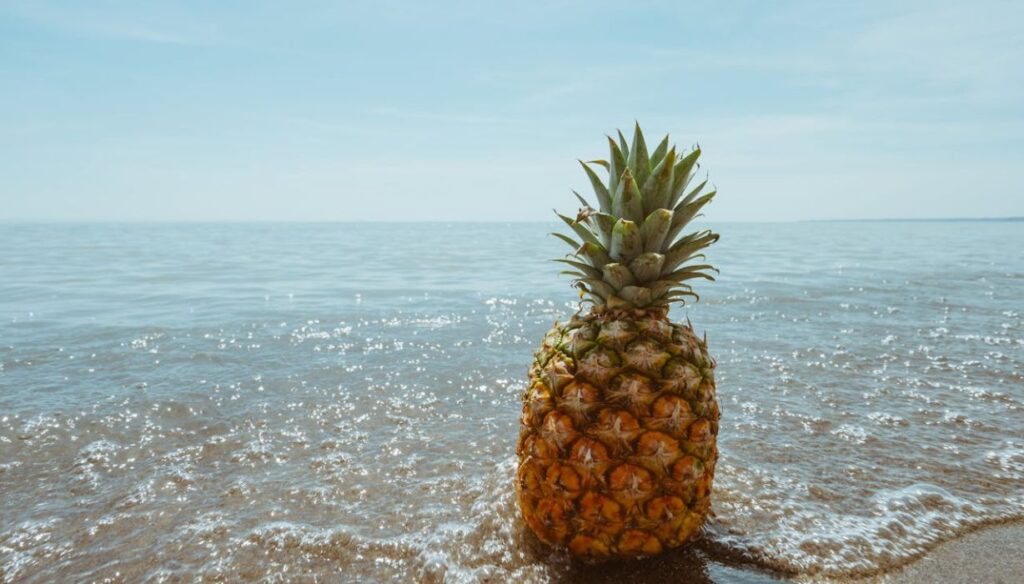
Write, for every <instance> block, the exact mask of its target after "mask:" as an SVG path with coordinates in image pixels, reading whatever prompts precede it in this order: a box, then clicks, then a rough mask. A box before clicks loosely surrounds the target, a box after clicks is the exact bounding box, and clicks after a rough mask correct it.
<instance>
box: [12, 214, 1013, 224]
mask: <svg viewBox="0 0 1024 584" xmlns="http://www.w3.org/2000/svg"><path fill="white" fill-rule="evenodd" d="M1015 222H1024V216H1021V217H921V218H913V217H880V218H870V217H863V218H855V219H781V220H772V221H750V220H745V219H732V220H722V221H711V222H710V223H750V224H772V223H1015ZM204 224H210V225H217V224H220V225H333V224H342V225H353V224H367V225H417V224H419V225H452V224H459V225H510V224H523V225H529V224H556V223H555V222H553V221H465V220H458V219H453V220H432V219H427V220H415V221H401V220H399V221H380V220H360V219H336V220H335V219H327V220H324V219H285V220H277V219H39V218H34V219H29V218H26V219H3V218H0V225H204Z"/></svg>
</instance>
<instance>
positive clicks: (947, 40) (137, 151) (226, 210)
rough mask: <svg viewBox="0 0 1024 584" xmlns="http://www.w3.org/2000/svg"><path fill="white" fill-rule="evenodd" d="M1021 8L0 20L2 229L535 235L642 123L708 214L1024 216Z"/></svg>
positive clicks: (85, 9) (11, 15)
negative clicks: (696, 148) (464, 230)
mask: <svg viewBox="0 0 1024 584" xmlns="http://www.w3.org/2000/svg"><path fill="white" fill-rule="evenodd" d="M1022 63H1024V3H1022V2H990V1H974V2H940V1H928V2H891V1H883V2H871V1H867V2H763V1H751V2H706V3H703V2H702V3H697V2H681V1H678V0H677V1H674V2H643V1H638V2H623V1H621V0H620V1H617V2H603V1H600V0H589V1H585V2H561V1H543V2H540V1H538V2H529V1H518V2H482V1H476V2H445V1H433V2H403V1H388V0H375V1H372V2H259V1H252V2H235V1H231V0H226V1H218V2H176V3H172V2H160V3H151V2H141V1H117V2H113V1H106V0H95V1H92V2H53V1H48V0H32V1H24V2H22V1H19V0H5V1H4V2H2V3H0V220H15V221H17V220H42V221H50V220H53V221H91V220H104V221H135V220H141V221H176V220H188V221H210V220H230V221H265V220H273V221H278V220H286V221H312V220H338V221H363V220H370V221H389V220H394V221H409V220H436V221H535V220H541V221H547V220H550V219H552V217H553V215H552V213H551V209H552V208H558V209H559V210H562V211H565V212H572V211H574V210H575V208H576V207H577V206H578V205H577V203H576V201H575V199H574V198H573V197H572V194H571V189H577V190H580V191H581V192H582V191H583V190H584V189H585V188H586V185H587V181H586V177H585V176H584V175H583V173H582V172H581V170H580V168H579V166H578V164H577V163H576V160H577V159H579V158H582V159H593V158H604V157H606V149H605V148H606V141H605V138H604V135H605V134H607V133H610V132H613V131H614V130H615V129H616V128H622V129H624V130H628V129H629V128H630V127H631V126H632V125H633V123H634V121H639V122H640V124H641V125H642V126H643V127H644V128H645V131H646V132H647V133H648V134H649V140H650V141H652V142H653V141H656V140H657V139H659V138H660V137H661V136H662V135H664V134H665V133H669V134H670V135H671V136H672V139H673V141H674V142H675V143H677V144H678V145H679V146H681V147H690V146H692V145H693V144H696V143H699V144H700V146H701V148H702V151H703V155H702V161H703V170H704V171H706V172H707V174H708V176H709V178H710V180H711V182H712V183H714V184H715V186H716V187H717V188H718V191H719V195H718V196H717V197H716V199H715V202H714V203H713V204H712V205H711V206H709V207H708V208H707V211H706V214H707V217H708V219H710V220H715V221H789V220H806V219H852V218H881V217H909V218H935V217H1001V216H1024V65H1022Z"/></svg>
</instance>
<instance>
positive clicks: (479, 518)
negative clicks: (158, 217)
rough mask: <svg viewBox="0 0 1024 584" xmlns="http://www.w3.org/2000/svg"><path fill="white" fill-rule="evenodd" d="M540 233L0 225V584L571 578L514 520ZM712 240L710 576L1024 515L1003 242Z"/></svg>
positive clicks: (831, 567)
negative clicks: (715, 461) (716, 420)
mask: <svg viewBox="0 0 1024 584" xmlns="http://www.w3.org/2000/svg"><path fill="white" fill-rule="evenodd" d="M551 227H552V226H549V225H543V224H515V225H500V224H492V225H471V224H453V225H441V224H436V225H428V224H422V225H374V224H358V225H356V224H353V225H346V224H334V225H326V224H325V225H298V224H296V225H238V224H236V225H231V224H195V225H173V224H171V225H168V224H162V225H161V224H153V225H144V224H135V225H105V224H95V225H12V224H4V225H0V492H2V493H3V497H2V499H0V581H26V582H50V581H67V580H103V579H109V580H111V581H149V582H162V581H177V580H192V579H213V580H216V579H218V578H223V579H229V580H234V579H239V578H243V579H262V580H266V581H290V580H300V581H323V580H336V579H341V580H359V581H384V580H390V579H398V578H411V579H415V580H420V581H441V580H448V581H478V580H485V579H490V580H492V581H504V580H515V581H539V582H543V581H551V580H560V579H563V578H567V577H568V578H574V577H578V576H580V574H581V573H583V572H581V571H580V568H579V567H574V566H571V565H570V564H568V563H567V561H566V559H565V558H564V557H562V556H560V555H558V554H550V553H548V552H546V551H545V550H543V549H541V548H540V547H539V546H538V545H537V544H536V542H535V541H534V540H533V539H532V538H531V537H530V536H529V535H528V534H526V533H525V532H524V530H523V527H522V524H521V522H520V521H519V519H518V518H517V517H516V512H515V507H514V503H513V500H512V491H513V484H512V476H513V468H514V443H515V437H516V433H517V423H518V422H517V418H518V412H519V392H520V390H521V384H522V382H523V380H524V379H525V375H526V366H527V364H528V362H529V360H530V355H531V353H532V351H533V349H534V346H535V344H536V343H537V342H538V341H539V340H540V338H541V336H542V335H543V333H544V332H545V331H546V330H547V329H548V328H549V326H550V325H551V322H552V321H554V320H555V319H564V318H566V317H567V316H568V315H569V314H571V313H572V312H573V310H574V309H575V305H574V304H573V300H574V293H573V291H572V290H571V289H570V288H569V284H568V282H567V281H565V280H564V279H560V278H559V277H558V276H556V272H557V267H554V266H555V264H551V263H549V262H547V261H546V260H547V258H549V257H554V256H555V255H557V254H559V253H562V252H563V249H562V247H560V246H561V244H560V243H559V242H557V241H556V240H554V239H553V238H548V237H544V233H545V232H547V231H549V230H550V229H551ZM717 227H719V229H720V230H721V231H722V232H723V235H724V237H723V239H722V241H721V242H720V244H718V245H717V246H715V248H713V250H712V252H711V254H710V259H711V260H712V261H713V262H714V263H716V264H717V265H718V266H719V267H720V268H721V270H722V274H721V278H720V280H719V281H718V282H716V283H712V284H709V285H706V286H704V287H703V288H702V290H701V292H702V301H701V302H700V303H699V304H697V305H695V306H693V307H688V308H686V309H675V310H674V311H673V317H674V318H677V319H682V318H687V317H688V318H690V319H691V320H692V321H693V323H694V326H695V328H696V329H697V330H698V332H700V331H703V330H706V331H707V333H708V341H709V343H710V348H711V351H712V354H713V355H715V356H716V357H717V359H718V362H719V369H718V381H719V399H720V400H721V402H722V421H721V430H720V453H721V458H720V463H719V469H718V472H717V473H716V483H715V490H714V495H713V501H714V504H713V508H714V512H715V514H716V517H715V518H714V519H713V521H712V522H711V524H710V525H709V527H708V533H707V536H706V538H705V542H704V543H702V544H701V546H700V547H699V549H698V550H696V551H692V552H686V553H689V554H691V555H692V557H693V562H694V564H696V568H695V569H696V571H697V572H699V573H701V574H702V575H703V576H704V577H705V578H706V579H711V580H716V579H722V578H732V577H734V576H736V574H731V575H730V574H725V573H723V572H722V571H721V570H723V569H725V568H722V567H720V566H716V565H714V563H712V564H706V561H707V560H709V559H710V560H715V559H721V558H736V557H740V558H747V559H749V560H750V561H752V562H755V563H757V564H760V565H763V566H766V567H771V568H774V569H777V570H780V571H784V572H787V573H796V574H828V575H833V576H850V575H857V574H866V573H873V572H878V571H885V570H891V569H893V568H894V567H896V566H899V565H901V564H903V563H906V562H907V561H908V560H909V559H911V558H914V557H916V556H918V555H920V554H921V553H923V552H924V551H926V550H928V549H929V548H930V547H932V546H933V545H935V543H937V542H939V541H943V540H947V539H950V538H954V537H956V536H957V535H959V534H962V533H964V532H966V531H967V530H969V529H971V528H973V527H975V526H978V525H982V524H986V523H991V522H996V521H1000V520H1007V519H1020V518H1024V302H1022V300H1021V299H1022V298H1024V257H1022V254H1021V253H1020V250H1021V249H1024V228H1022V224H1021V223H980V222H950V223H799V224H760V225H759V224H725V225H720V226H717ZM645 569H646V570H652V572H651V574H652V575H654V574H655V572H654V571H655V570H656V569H657V565H656V564H650V565H646V567H643V566H637V567H635V569H633V568H631V570H632V573H634V575H635V574H637V573H639V574H641V575H642V574H643V573H644V570H645Z"/></svg>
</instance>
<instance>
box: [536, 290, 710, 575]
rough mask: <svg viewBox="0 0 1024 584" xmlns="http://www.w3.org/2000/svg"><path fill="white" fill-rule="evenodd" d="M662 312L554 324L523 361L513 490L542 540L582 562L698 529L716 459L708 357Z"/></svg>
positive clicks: (647, 550) (692, 534)
mask: <svg viewBox="0 0 1024 584" xmlns="http://www.w3.org/2000/svg"><path fill="white" fill-rule="evenodd" d="M666 313H667V311H666V310H664V309H661V310H653V311H652V310H639V309H624V310H623V309H619V310H611V309H608V308H607V307H603V306H598V307H595V308H594V310H592V311H591V312H590V313H589V314H587V315H585V316H579V315H576V316H573V317H572V319H571V320H570V321H569V322H568V323H566V324H564V325H563V324H559V323H555V325H554V327H553V328H552V329H551V330H550V331H549V332H548V333H547V335H545V337H544V340H543V342H542V343H541V346H540V348H539V349H538V350H537V351H536V353H535V355H534V357H535V358H534V361H533V364H532V365H531V367H530V370H529V386H528V388H527V390H526V391H525V392H524V394H523V413H522V417H521V418H520V434H519V441H518V445H517V448H516V452H517V454H518V457H519V466H518V471H517V480H516V496H517V501H518V504H519V508H520V510H521V512H522V514H523V518H524V519H525V521H526V524H527V525H528V526H529V527H530V529H531V530H532V531H533V533H534V534H536V536H537V537H538V538H539V539H540V540H542V541H543V542H545V543H547V544H550V545H553V546H558V547H566V548H568V550H569V551H570V552H571V553H572V554H573V555H574V556H576V557H578V558H580V559H583V560H585V561H592V562H593V561H601V560H604V559H610V558H637V557H645V556H652V555H656V554H658V553H660V552H662V551H663V550H665V549H670V548H674V547H678V546H680V545H683V544H684V543H687V542H689V541H692V540H693V539H695V538H696V537H698V535H699V533H700V528H701V525H702V524H703V523H704V520H705V518H706V517H707V514H708V512H709V510H710V506H711V499H710V495H711V484H712V480H713V479H714V475H715V463H716V461H717V459H718V449H717V435H718V420H719V408H718V401H717V399H716V397H715V380H714V369H715V362H714V360H713V359H711V357H710V356H709V355H708V352H707V345H706V343H705V342H704V341H702V340H701V339H699V338H698V337H697V336H696V335H695V334H694V332H693V329H692V328H691V327H690V326H689V325H682V324H676V323H672V322H670V321H669V320H668V318H667V315H666Z"/></svg>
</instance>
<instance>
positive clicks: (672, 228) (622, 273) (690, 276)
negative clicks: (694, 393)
mask: <svg viewBox="0 0 1024 584" xmlns="http://www.w3.org/2000/svg"><path fill="white" fill-rule="evenodd" d="M608 146H609V150H610V154H609V157H608V160H592V161H590V162H584V161H582V160H581V161H580V164H581V165H582V166H583V170H584V171H585V172H586V173H587V177H588V178H589V179H590V184H591V185H592V186H593V188H594V194H595V196H596V197H597V203H598V205H597V208H596V209H595V208H594V207H592V206H591V205H590V203H588V202H587V200H586V199H584V198H583V197H582V196H581V195H580V194H579V193H577V192H576V191H573V194H575V195H576V198H577V199H579V200H580V203H581V204H582V205H583V207H582V208H581V209H580V211H579V214H578V215H577V216H576V218H575V219H572V218H570V217H566V216H565V215H562V214H560V213H558V211H555V214H556V215H558V217H559V218H561V219H562V221H564V222H565V223H566V224H567V225H568V226H569V228H570V229H572V231H573V233H574V234H575V235H576V236H577V237H578V238H579V239H580V241H577V240H576V239H573V238H572V237H570V236H568V235H565V234H563V233H553V234H552V235H554V236H555V237H558V238H559V239H561V240H562V241H564V242H566V243H567V244H569V245H570V246H571V247H572V249H573V252H572V253H571V254H568V255H567V256H566V257H565V258H559V259H557V260H555V261H557V262H561V263H564V264H568V265H569V266H570V267H571V268H572V269H571V270H567V271H563V272H562V273H563V274H569V275H571V276H573V277H574V278H575V284H576V286H577V287H579V289H580V296H581V297H584V298H585V299H586V300H588V301H590V302H593V303H594V304H595V305H596V306H605V307H607V308H611V309H617V308H625V309H630V308H635V309H659V308H660V309H664V308H665V307H667V306H668V305H669V304H671V303H672V302H682V301H683V299H684V298H685V297H687V296H692V297H693V298H694V299H698V300H699V296H697V294H696V293H694V292H693V288H692V287H691V286H690V284H689V283H688V281H690V280H694V279H697V278H703V279H705V280H714V279H715V278H714V277H713V276H712V275H711V274H710V273H709V272H717V271H718V270H716V269H715V268H714V267H713V266H711V265H710V264H704V263H694V262H697V261H699V260H702V259H704V254H702V253H699V252H700V251H701V250H702V249H704V248H706V247H708V246H709V245H711V244H712V243H714V242H716V241H718V234H717V233H714V232H712V231H711V230H703V231H695V232H693V233H689V234H687V235H684V236H682V237H680V236H679V235H680V233H681V232H682V230H683V229H684V228H686V225H687V224H688V223H689V222H690V221H692V220H693V219H694V218H696V217H698V216H699V215H698V213H699V212H700V210H701V208H702V207H704V205H707V204H708V203H709V202H711V199H713V198H714V196H715V192H716V191H714V190H711V191H708V192H703V191H704V187H705V186H706V185H707V180H705V181H703V182H701V183H700V184H698V185H697V186H696V187H693V188H692V189H689V190H687V188H688V187H689V184H690V181H691V179H692V178H693V175H694V173H695V172H696V170H697V168H699V165H698V164H697V158H698V157H699V156H700V147H699V146H695V147H694V148H693V150H691V151H690V152H689V153H687V154H685V155H684V154H682V153H681V152H677V151H676V147H675V146H672V147H671V148H669V137H668V136H667V135H666V136H665V138H664V139H663V140H662V141H661V142H660V143H659V144H658V146H657V147H656V148H655V149H654V152H652V153H650V154H648V152H647V144H646V143H645V142H644V135H643V132H642V131H641V130H640V125H639V124H637V125H636V129H635V131H634V133H633V143H632V144H627V143H626V138H625V136H623V135H622V132H621V131H620V132H618V142H616V140H615V139H614V138H612V137H611V136H609V137H608ZM591 165H598V166H601V167H603V168H604V169H605V170H607V171H608V181H607V183H605V182H603V181H602V180H601V178H600V177H599V176H598V175H597V173H596V172H595V171H594V169H593V168H591Z"/></svg>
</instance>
